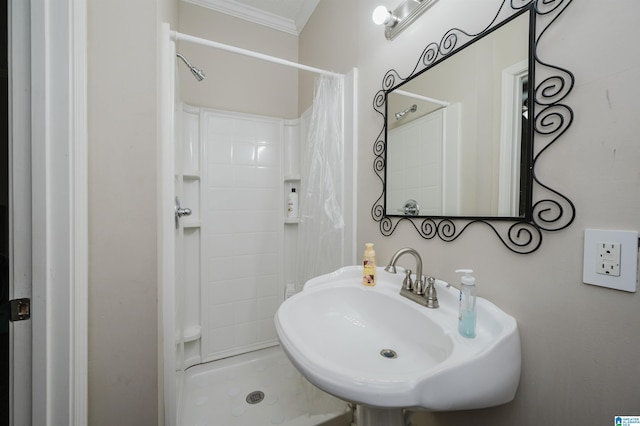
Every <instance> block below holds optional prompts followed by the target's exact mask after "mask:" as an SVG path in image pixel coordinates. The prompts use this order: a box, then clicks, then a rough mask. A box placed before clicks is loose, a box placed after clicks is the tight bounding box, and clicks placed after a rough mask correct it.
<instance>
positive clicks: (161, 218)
mask: <svg viewBox="0 0 640 426" xmlns="http://www.w3.org/2000/svg"><path fill="white" fill-rule="evenodd" d="M161 32H162V33H161V36H160V40H161V41H160V78H159V79H158V81H159V82H160V86H159V88H158V93H159V99H160V108H159V114H160V117H159V120H158V123H159V124H158V126H159V129H158V131H159V134H160V155H159V156H158V158H159V159H158V161H159V164H158V183H159V185H158V294H159V298H160V299H159V301H158V303H159V306H161V309H159V312H158V324H161V326H160V327H159V335H158V339H159V345H158V347H159V348H161V349H160V350H158V358H159V359H158V392H159V395H160V396H159V400H160V401H159V402H160V403H161V404H160V407H159V416H160V418H163V417H164V422H162V424H164V425H166V426H173V425H175V424H176V421H177V409H178V407H177V399H178V390H177V389H176V344H175V332H176V330H175V322H176V312H175V257H174V247H175V232H174V226H173V220H174V215H173V208H174V198H173V197H174V178H175V168H174V147H173V146H174V145H173V144H174V132H175V129H174V125H175V121H174V120H175V117H174V109H175V87H174V84H175V82H174V76H175V69H174V68H175V51H176V49H175V43H174V42H173V41H172V40H171V38H170V37H169V34H170V28H169V24H162V28H161Z"/></svg>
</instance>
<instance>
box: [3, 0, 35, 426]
mask: <svg viewBox="0 0 640 426" xmlns="http://www.w3.org/2000/svg"><path fill="white" fill-rule="evenodd" d="M7 16H8V18H9V19H8V24H9V25H8V30H9V31H8V37H9V40H8V41H9V43H8V49H9V50H8V55H9V64H8V65H9V70H8V71H9V72H8V77H9V88H8V89H9V200H10V201H9V205H10V209H9V223H10V225H9V230H10V233H9V250H10V256H9V257H10V261H11V263H10V269H9V274H10V280H9V290H10V293H9V298H10V299H17V298H23V297H32V294H31V282H32V267H31V263H32V261H31V258H32V255H31V253H32V249H31V240H32V238H31V235H32V234H31V214H30V213H31V56H30V51H31V46H30V35H29V34H30V18H31V17H30V15H29V2H26V1H24V0H10V1H9V3H8V15H7ZM9 330H10V331H9V336H10V343H9V351H10V352H9V354H10V355H9V365H10V368H9V371H10V378H9V403H10V406H9V424H10V425H14V424H19V422H22V424H32V418H31V395H32V383H31V381H32V371H31V370H32V365H31V358H32V356H31V354H32V322H31V321H20V322H12V323H9ZM18 420H19V422H18Z"/></svg>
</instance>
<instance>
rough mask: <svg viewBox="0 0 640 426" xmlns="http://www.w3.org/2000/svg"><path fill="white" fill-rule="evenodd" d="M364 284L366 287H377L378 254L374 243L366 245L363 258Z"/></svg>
mask: <svg viewBox="0 0 640 426" xmlns="http://www.w3.org/2000/svg"><path fill="white" fill-rule="evenodd" d="M362 257H363V259H362V266H363V272H362V284H364V285H366V286H370V287H371V286H374V285H376V252H375V250H374V249H373V244H372V243H366V244H365V250H364V255H363V256H362Z"/></svg>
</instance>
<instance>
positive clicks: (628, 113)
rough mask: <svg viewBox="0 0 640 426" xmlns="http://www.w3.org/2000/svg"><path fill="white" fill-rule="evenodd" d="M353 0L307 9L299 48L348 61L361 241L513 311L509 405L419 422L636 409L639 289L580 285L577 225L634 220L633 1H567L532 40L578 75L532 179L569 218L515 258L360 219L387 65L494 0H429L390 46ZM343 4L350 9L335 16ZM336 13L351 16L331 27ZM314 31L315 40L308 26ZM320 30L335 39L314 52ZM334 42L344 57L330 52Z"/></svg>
mask: <svg viewBox="0 0 640 426" xmlns="http://www.w3.org/2000/svg"><path fill="white" fill-rule="evenodd" d="M353 3H354V4H355V6H349V7H343V5H342V2H338V1H327V0H323V1H322V2H321V5H320V7H319V11H321V12H322V13H321V14H318V13H316V14H314V15H313V16H312V18H311V21H310V22H309V24H308V26H307V29H305V31H304V33H303V35H302V36H301V38H300V51H301V52H306V55H305V57H304V60H305V61H307V62H313V63H314V65H316V66H322V67H329V66H332V67H335V68H337V69H342V70H345V69H348V68H350V67H352V66H357V67H358V69H359V75H360V84H359V91H360V92H359V93H360V98H359V105H358V106H359V108H360V115H359V117H358V129H359V135H360V139H359V141H358V146H359V160H358V170H359V175H358V194H359V198H358V211H359V212H360V213H359V215H358V244H359V246H364V242H365V241H367V242H369V241H371V242H373V243H375V245H376V251H377V253H378V256H379V258H380V259H381V262H384V261H386V259H389V258H390V257H391V255H392V254H393V252H394V251H395V250H396V249H398V248H400V247H403V246H407V245H409V246H413V247H415V248H417V249H418V250H419V251H420V253H421V254H422V257H423V260H424V263H425V269H426V272H427V273H429V274H433V275H435V276H437V277H440V278H442V279H445V280H449V281H452V282H457V281H458V280H459V278H458V277H457V276H456V274H455V273H454V270H455V269H456V268H461V267H470V268H474V269H475V270H476V277H477V279H478V283H479V292H480V295H481V296H484V297H487V298H489V299H491V300H493V301H494V302H495V303H496V304H498V305H499V306H500V307H502V308H503V309H504V310H505V311H507V312H508V313H510V314H512V315H513V316H514V317H515V318H516V319H517V320H518V324H519V328H520V333H521V339H522V350H523V359H522V361H523V367H522V378H521V383H520V387H519V390H518V394H517V396H516V399H515V400H514V401H513V402H512V403H510V404H507V405H505V406H502V407H497V408H492V409H486V410H476V411H468V412H455V413H436V414H428V413H422V416H421V419H422V422H421V424H423V425H426V424H434V425H445V424H446V425H469V424H493V425H512V424H518V425H531V426H538V425H557V424H589V425H604V424H611V422H612V419H613V416H614V415H615V414H623V413H638V412H640V400H639V399H638V398H639V395H640V369H639V368H638V355H637V354H638V353H640V334H639V333H638V331H637V330H638V327H640V315H638V312H637V310H638V308H637V307H638V303H639V301H640V300H639V299H638V298H639V297H640V296H639V295H638V294H632V293H625V292H619V291H615V290H608V289H604V288H599V287H594V286H588V285H585V284H583V283H582V250H583V232H584V229H585V228H589V227H595V228H608V229H632V230H640V215H638V213H637V212H638V211H639V210H640V197H639V194H640V192H639V190H638V188H639V184H640V175H639V174H638V164H640V148H639V146H640V145H639V144H638V142H637V135H638V134H639V133H640V125H639V124H638V120H637V117H635V115H637V107H636V100H637V99H638V98H639V97H640V88H639V87H638V85H637V84H635V80H636V77H637V75H638V74H639V73H640V57H638V55H634V54H631V52H634V51H635V50H637V49H636V47H635V40H636V39H637V37H638V29H637V28H638V27H637V16H638V14H639V13H640V6H639V5H638V4H637V2H635V1H632V0H624V1H620V2H617V3H616V6H615V7H612V8H610V9H608V10H607V11H606V18H604V15H603V8H602V2H600V1H596V0H582V1H580V2H573V3H572V4H570V5H569V8H568V10H567V11H566V12H565V14H564V15H563V16H561V17H560V19H559V20H558V21H557V23H556V24H555V27H554V28H553V29H550V30H549V31H548V33H547V34H546V36H545V38H544V39H543V40H542V42H541V43H540V47H539V53H540V56H541V58H542V59H543V60H546V61H549V62H551V63H556V64H559V65H562V66H565V67H566V68H568V69H569V70H571V71H572V72H574V74H575V76H576V85H575V88H574V89H573V92H572V94H571V95H570V96H569V97H568V98H567V103H568V104H569V105H570V106H571V107H572V108H573V109H574V112H575V121H574V124H573V126H572V127H571V128H570V129H569V131H568V132H567V133H566V135H565V136H564V137H563V138H562V140H561V141H560V142H559V143H557V144H556V145H555V146H554V147H553V148H552V149H550V150H549V151H548V152H547V154H546V155H545V157H544V159H543V160H541V162H540V163H539V165H538V167H537V171H538V174H539V177H540V178H541V179H543V181H545V182H548V183H551V184H552V186H554V187H555V188H557V189H558V190H560V191H561V192H563V193H565V194H567V195H568V196H569V197H570V198H571V200H572V201H573V202H574V203H575V205H576V208H577V217H576V219H575V222H574V223H573V224H572V225H571V226H570V227H569V228H568V229H566V230H564V231H561V232H557V233H545V235H544V240H543V244H542V247H541V248H540V249H539V250H538V251H537V252H536V253H534V254H530V255H516V254H513V253H511V252H510V251H509V250H507V249H506V248H505V247H503V246H502V244H501V243H500V242H499V241H498V240H497V238H496V237H495V235H494V234H493V232H492V231H491V230H490V229H489V228H487V227H484V226H479V225H478V226H474V227H472V228H471V229H469V230H467V231H466V232H465V234H464V235H463V236H462V237H461V238H460V239H458V240H457V241H455V242H453V243H443V242H441V241H437V240H423V239H422V238H420V237H418V236H417V234H416V232H415V231H414V229H413V228H412V227H411V226H410V225H409V224H408V223H403V224H401V225H400V226H399V227H398V229H397V230H396V232H395V233H394V234H393V235H392V236H390V237H383V236H382V235H381V234H380V231H379V230H378V224H377V223H376V222H374V221H373V220H372V219H371V216H370V209H371V205H372V204H373V203H374V201H375V200H376V199H377V197H378V196H379V195H380V192H381V188H380V184H379V181H378V178H377V177H376V175H375V174H374V173H373V171H372V162H373V158H374V157H373V153H372V144H373V141H374V140H375V138H376V137H377V135H378V133H379V132H380V129H381V126H382V122H381V120H382V119H381V118H380V116H379V115H378V114H377V113H376V112H375V111H374V110H373V108H372V100H373V95H374V94H375V93H376V92H377V91H378V90H379V89H380V88H381V81H382V77H383V76H384V74H385V72H386V71H387V70H388V69H389V68H392V67H393V68H395V69H396V70H397V71H398V72H400V73H401V74H402V73H404V74H407V73H408V72H410V70H411V69H412V68H413V66H414V65H415V62H416V61H417V58H418V56H419V54H420V52H421V51H422V49H423V48H424V47H425V46H426V43H427V42H430V41H435V40H439V39H440V37H441V36H442V35H443V34H444V32H445V31H446V30H448V29H449V28H451V27H453V26H456V25H461V23H462V24H466V25H470V26H472V27H473V28H471V29H472V30H477V29H479V28H481V26H482V23H485V22H488V21H489V20H490V18H491V17H492V16H493V15H492V14H493V13H494V12H493V11H494V10H495V8H496V7H497V4H499V3H501V1H500V0H482V1H475V2H473V3H470V2H468V1H465V0H447V1H440V2H438V3H436V4H435V6H433V7H432V8H431V9H430V10H429V11H428V12H427V13H426V14H425V15H423V16H422V17H421V18H420V20H419V21H418V22H417V23H416V24H414V25H413V26H411V27H410V28H409V29H408V30H405V31H404V32H403V33H402V34H400V36H398V38H396V39H395V40H394V41H392V42H389V41H387V40H386V39H385V38H384V35H383V30H382V29H381V28H380V27H376V26H375V25H373V24H372V23H371V18H370V16H371V10H372V9H373V7H374V6H375V5H376V3H375V2H371V1H369V0H358V1H355V2H353ZM390 3H391V4H389V6H391V5H392V3H393V2H390ZM345 8H346V10H345ZM345 12H346V13H348V16H340V14H341V13H342V14H344V13H345ZM336 16H340V18H339V19H340V21H343V20H344V21H347V22H350V26H349V27H348V28H345V27H341V26H338V27H333V21H332V19H333V18H334V17H336ZM320 28H324V29H326V28H335V32H338V34H335V33H334V32H331V34H330V35H327V34H325V33H323V32H322V31H319V30H317V29H320ZM312 30H313V31H314V35H313V36H310V34H307V31H312ZM325 31H326V30H325ZM354 32H356V34H354ZM341 34H342V36H341ZM354 36H355V37H357V40H358V45H357V47H356V48H355V49H354V48H353V47H352V46H351V43H352V40H351V39H352V37H354ZM322 37H331V40H335V39H336V38H337V39H338V40H340V39H342V40H341V42H340V43H335V42H334V43H332V44H331V45H325V46H324V48H323V44H322V41H321V40H322ZM309 46H311V47H312V48H309ZM354 50H355V51H357V52H358V53H357V54H354V55H353V56H350V55H346V54H345V53H346V52H349V53H351V52H354ZM316 52H317V55H318V56H317V57H316V56H314V54H315V53H316ZM331 52H335V54H334V56H333V58H342V60H343V61H344V62H340V63H335V62H334V61H332V58H330V57H329V56H330V55H329V54H330V53H331ZM595 52H597V53H595ZM300 56H301V59H302V57H303V55H302V54H301V55H300ZM469 385H470V386H473V385H474V384H469ZM428 420H429V421H428Z"/></svg>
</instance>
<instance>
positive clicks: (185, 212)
mask: <svg viewBox="0 0 640 426" xmlns="http://www.w3.org/2000/svg"><path fill="white" fill-rule="evenodd" d="M174 214H175V217H176V229H178V228H179V227H180V218H181V217H182V216H191V209H189V208H184V209H183V208H182V207H180V199H179V198H178V197H176V207H175V210H174Z"/></svg>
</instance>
